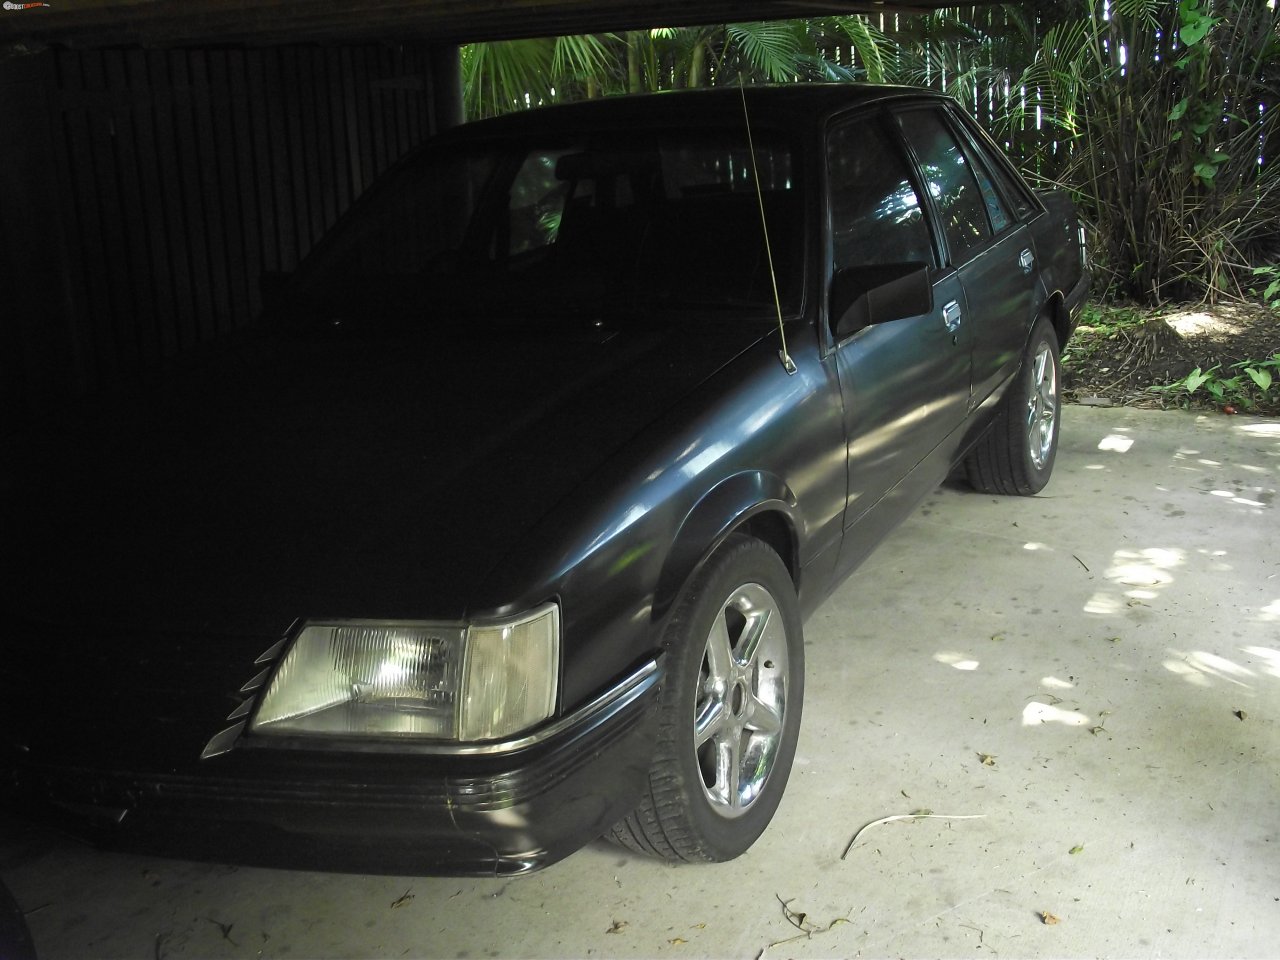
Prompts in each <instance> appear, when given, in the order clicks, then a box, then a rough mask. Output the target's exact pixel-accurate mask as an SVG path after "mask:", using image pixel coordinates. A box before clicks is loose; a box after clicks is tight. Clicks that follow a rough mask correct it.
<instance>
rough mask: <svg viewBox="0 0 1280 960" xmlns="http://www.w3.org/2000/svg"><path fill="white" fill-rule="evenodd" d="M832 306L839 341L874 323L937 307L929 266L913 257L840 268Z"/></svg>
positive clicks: (832, 284) (832, 286)
mask: <svg viewBox="0 0 1280 960" xmlns="http://www.w3.org/2000/svg"><path fill="white" fill-rule="evenodd" d="M830 306H831V316H832V317H833V318H835V320H834V322H835V334H836V339H837V340H843V339H844V338H845V337H848V336H850V335H852V334H854V333H857V332H858V331H859V330H861V329H862V328H863V327H869V326H871V325H873V324H877V323H889V322H891V321H893V320H902V319H904V318H906V317H916V316H919V315H921V314H924V313H929V312H930V311H932V310H933V284H932V283H931V282H930V280H929V265H928V264H927V263H924V262H923V261H917V260H912V261H909V262H907V263H877V264H873V265H870V266H861V267H846V268H845V269H843V270H837V271H836V275H835V277H834V278H833V279H832V281H831V300H830Z"/></svg>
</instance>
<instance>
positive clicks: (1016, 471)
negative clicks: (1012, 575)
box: [964, 317, 1061, 496]
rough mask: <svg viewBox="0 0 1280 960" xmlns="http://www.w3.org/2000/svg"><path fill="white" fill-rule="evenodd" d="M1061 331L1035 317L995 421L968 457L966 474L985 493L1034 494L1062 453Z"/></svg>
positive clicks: (977, 488) (1051, 471)
mask: <svg viewBox="0 0 1280 960" xmlns="http://www.w3.org/2000/svg"><path fill="white" fill-rule="evenodd" d="M1059 381H1060V376H1059V369H1058V337H1057V335H1056V334H1055V333H1054V332H1053V327H1051V326H1050V325H1049V321H1047V320H1045V319H1044V318H1043V317H1042V318H1040V320H1039V321H1037V322H1036V325H1035V328H1034V329H1033V330H1032V331H1031V340H1030V341H1029V342H1028V344H1027V353H1026V356H1025V357H1023V360H1022V369H1021V370H1019V371H1018V375H1017V377H1016V378H1015V379H1014V382H1013V383H1012V384H1011V385H1010V386H1009V392H1008V394H1007V395H1006V396H1005V398H1004V399H1003V400H1002V401H1001V402H1000V411H999V412H998V413H997V414H996V418H995V422H994V423H993V424H992V425H991V429H990V430H988V431H987V433H986V435H985V436H984V437H983V438H982V439H981V440H980V441H978V445H977V446H976V447H974V448H973V450H972V451H970V453H969V455H968V457H966V458H965V461H964V466H965V474H966V475H967V477H968V479H969V483H970V484H971V485H972V486H973V488H974V489H975V490H980V491H982V492H983V493H1004V494H1020V495H1022V496H1030V495H1031V494H1035V493H1039V492H1040V491H1041V490H1043V489H1044V486H1045V484H1046V483H1048V482H1049V477H1050V476H1051V475H1052V474H1053V461H1054V458H1055V457H1056V456H1057V455H1058V410H1059V408H1060V406H1061V404H1060V401H1059V397H1058V385H1059Z"/></svg>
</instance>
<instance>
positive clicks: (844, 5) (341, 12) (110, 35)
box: [0, 0, 993, 49]
mask: <svg viewBox="0 0 1280 960" xmlns="http://www.w3.org/2000/svg"><path fill="white" fill-rule="evenodd" d="M979 2H987V3H990V2H993V0H979ZM953 5H954V0H50V2H49V4H48V5H43V4H31V5H30V6H28V4H27V3H26V2H25V0H18V2H17V3H10V4H5V10H4V11H0V44H3V45H4V46H7V47H9V48H10V49H13V47H14V46H15V45H21V46H40V45H44V44H62V45H66V46H69V47H78V48H85V47H103V46H122V45H135V44H140V45H143V46H156V47H169V46H189V45H210V44H274V43H291V42H326V41H336V40H351V39H370V40H374V39H415V40H428V41H438V42H442V43H465V42H469V41H472V40H495V39H511V38H517V37H533V36H554V35H560V34H570V33H596V32H601V31H605V30H628V29H643V28H648V27H658V26H688V25H691V24H696V23H722V22H728V21H744V20H773V19H788V18H794V17H809V16H825V15H829V14H839V13H886V14H892V13H926V12H930V11H935V10H938V9H941V8H943V7H947V6H953ZM15 7H18V9H14V8H15Z"/></svg>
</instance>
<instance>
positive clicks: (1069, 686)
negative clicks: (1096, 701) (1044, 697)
mask: <svg viewBox="0 0 1280 960" xmlns="http://www.w3.org/2000/svg"><path fill="white" fill-rule="evenodd" d="M1040 686H1042V687H1048V688H1049V689H1050V690H1074V689H1075V686H1076V685H1075V684H1074V683H1070V682H1068V681H1066V680H1059V679H1058V678H1057V677H1041V678H1040Z"/></svg>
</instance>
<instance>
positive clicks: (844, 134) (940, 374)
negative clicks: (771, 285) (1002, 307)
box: [827, 114, 972, 567]
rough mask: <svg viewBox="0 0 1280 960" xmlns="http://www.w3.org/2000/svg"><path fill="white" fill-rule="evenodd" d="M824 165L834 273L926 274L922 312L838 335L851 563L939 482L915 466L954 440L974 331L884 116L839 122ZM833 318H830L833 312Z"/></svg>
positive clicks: (943, 452)
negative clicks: (929, 292)
mask: <svg viewBox="0 0 1280 960" xmlns="http://www.w3.org/2000/svg"><path fill="white" fill-rule="evenodd" d="M827 169H828V196H829V198H830V199H829V209H830V230H831V256H832V271H833V275H835V276H839V275H840V272H841V271H844V270H851V269H852V270H859V271H864V272H866V273H869V274H871V275H872V276H874V274H875V270H874V268H875V267H876V266H883V267H884V269H885V274H886V275H887V276H892V274H893V271H894V269H895V265H901V264H907V263H917V264H919V263H924V264H927V265H929V267H930V276H931V278H932V284H933V309H932V310H931V311H930V312H929V313H926V314H922V315H919V316H914V317H906V318H903V319H898V320H892V321H890V322H887V323H881V324H875V325H872V326H867V327H865V328H863V329H861V330H857V331H855V332H853V333H851V334H849V335H847V336H845V337H843V339H840V340H839V342H837V343H836V345H835V361H836V365H837V370H838V372H839V379H840V392H841V398H842V400H843V403H844V421H845V435H846V438H847V442H848V470H849V486H848V497H847V501H846V506H845V519H844V526H845V530H846V535H845V548H844V549H843V550H842V566H845V567H848V566H852V565H854V564H856V563H857V562H858V561H859V560H861V558H862V557H863V556H864V555H865V554H866V552H868V551H869V550H870V549H871V547H872V546H874V544H875V542H876V541H877V540H878V539H879V536H880V535H881V530H882V528H883V530H887V529H889V528H890V527H891V526H892V525H894V524H895V523H896V522H897V521H898V520H900V519H901V518H902V515H903V514H905V513H906V512H907V511H908V510H910V509H912V508H913V507H914V506H915V503H916V502H917V501H918V499H919V497H920V496H922V495H923V494H924V493H927V492H928V490H929V489H931V488H932V486H933V485H935V484H936V483H937V479H938V477H937V474H936V470H935V469H934V468H933V466H932V464H931V466H930V468H929V469H927V470H924V471H916V468H917V467H918V466H919V465H920V464H921V463H922V462H923V461H924V460H926V458H929V459H931V461H932V460H936V459H938V458H939V457H946V456H949V446H950V445H949V443H948V441H952V442H955V441H953V440H952V438H956V440H958V435H959V431H958V430H957V427H959V425H960V424H961V422H962V421H963V419H964V417H965V414H966V412H967V410H968V405H969V395H970V354H971V351H972V341H971V332H970V327H969V325H967V324H966V323H965V322H964V319H965V314H966V313H967V309H968V308H967V305H966V303H965V298H964V292H963V290H962V288H961V284H960V280H959V278H958V276H957V274H956V272H955V271H954V270H950V269H938V264H939V262H940V261H939V258H938V251H937V244H936V243H935V242H934V238H933V236H932V233H931V231H930V229H929V226H928V224H927V221H926V218H925V215H924V210H923V208H922V205H921V201H920V195H919V192H918V189H917V186H916V182H917V181H916V178H915V177H914V176H913V175H912V173H911V172H910V165H909V163H908V162H907V158H906V155H905V153H904V151H903V149H902V147H901V145H900V142H899V140H898V138H897V137H896V136H895V135H894V133H893V131H892V128H891V127H890V126H889V125H888V124H887V122H886V120H885V119H884V118H883V116H882V115H879V114H877V115H871V116H866V117H862V118H858V119H854V120H852V121H848V122H845V123H841V124H839V125H837V126H835V127H834V128H833V129H832V130H831V132H830V135H829V137H828V142H827ZM868 268H870V269H868ZM831 319H832V324H833V327H834V323H835V321H836V320H838V318H835V317H833V318H831ZM925 473H927V474H928V475H929V476H928V478H927V479H926V478H924V474H925ZM917 481H919V482H917ZM917 487H919V488H920V489H917ZM859 525H862V529H860V531H858V532H856V533H855V532H854V531H853V530H852V528H854V527H855V526H859Z"/></svg>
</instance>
